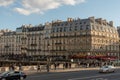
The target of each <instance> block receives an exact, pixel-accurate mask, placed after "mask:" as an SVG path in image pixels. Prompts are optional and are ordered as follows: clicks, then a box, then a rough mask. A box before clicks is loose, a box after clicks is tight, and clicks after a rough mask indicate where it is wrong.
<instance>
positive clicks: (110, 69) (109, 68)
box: [99, 65, 115, 73]
mask: <svg viewBox="0 0 120 80" xmlns="http://www.w3.org/2000/svg"><path fill="white" fill-rule="evenodd" d="M99 72H101V73H102V72H103V73H108V72H115V67H114V66H111V65H107V66H102V67H101V68H100V69H99Z"/></svg>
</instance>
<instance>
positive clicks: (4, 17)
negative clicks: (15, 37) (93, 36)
mask: <svg viewBox="0 0 120 80" xmlns="http://www.w3.org/2000/svg"><path fill="white" fill-rule="evenodd" d="M119 8H120V0H0V29H7V28H8V29H10V30H15V29H16V28H17V27H20V26H21V25H22V24H32V25H38V24H41V23H42V24H44V23H45V22H47V21H48V22H51V21H52V20H57V19H60V20H67V18H68V17H71V18H77V17H79V18H82V19H84V18H88V17H90V16H95V18H103V19H106V20H107V21H111V20H112V21H114V25H115V26H119V25H120V9H119Z"/></svg>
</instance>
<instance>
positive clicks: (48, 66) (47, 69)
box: [46, 44, 50, 72]
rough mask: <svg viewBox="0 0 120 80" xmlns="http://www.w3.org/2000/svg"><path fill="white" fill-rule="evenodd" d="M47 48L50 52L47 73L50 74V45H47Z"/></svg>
mask: <svg viewBox="0 0 120 80" xmlns="http://www.w3.org/2000/svg"><path fill="white" fill-rule="evenodd" d="M47 47H48V52H49V54H48V55H47V66H46V67H47V72H49V71H50V56H49V55H50V45H49V44H47Z"/></svg>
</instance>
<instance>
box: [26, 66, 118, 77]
mask: <svg viewBox="0 0 120 80" xmlns="http://www.w3.org/2000/svg"><path fill="white" fill-rule="evenodd" d="M116 68H117V69H118V68H120V67H116ZM82 70H99V67H96V68H70V69H56V70H50V72H70V71H82ZM24 72H25V73H26V74H28V75H30V74H35V73H46V72H47V71H46V70H41V71H39V72H37V70H32V71H24Z"/></svg>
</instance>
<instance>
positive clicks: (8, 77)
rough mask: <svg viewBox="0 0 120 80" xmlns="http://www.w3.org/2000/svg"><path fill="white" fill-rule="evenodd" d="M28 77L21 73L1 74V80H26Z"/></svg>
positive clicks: (9, 72) (8, 72)
mask: <svg viewBox="0 0 120 80" xmlns="http://www.w3.org/2000/svg"><path fill="white" fill-rule="evenodd" d="M26 77H27V75H26V74H25V73H24V72H21V71H7V72H3V73H1V74H0V80H24V79H25V78H26Z"/></svg>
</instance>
